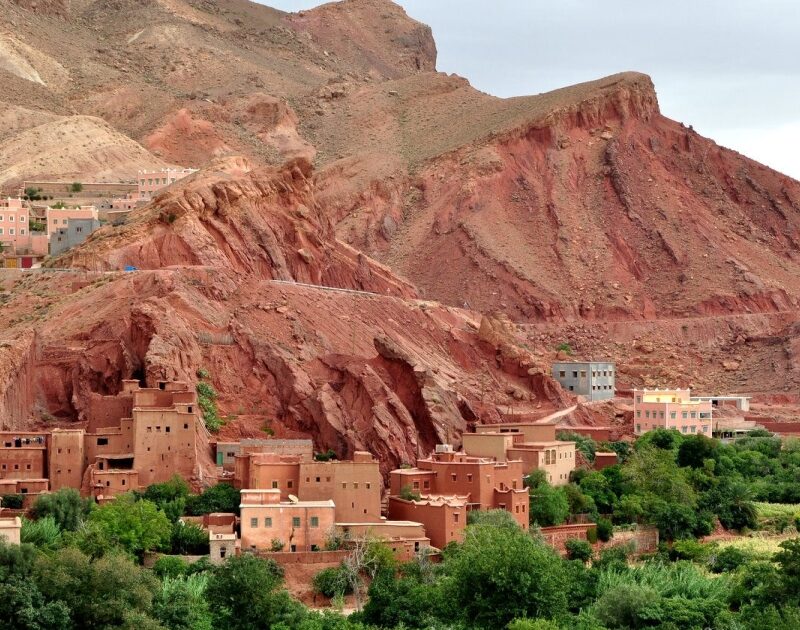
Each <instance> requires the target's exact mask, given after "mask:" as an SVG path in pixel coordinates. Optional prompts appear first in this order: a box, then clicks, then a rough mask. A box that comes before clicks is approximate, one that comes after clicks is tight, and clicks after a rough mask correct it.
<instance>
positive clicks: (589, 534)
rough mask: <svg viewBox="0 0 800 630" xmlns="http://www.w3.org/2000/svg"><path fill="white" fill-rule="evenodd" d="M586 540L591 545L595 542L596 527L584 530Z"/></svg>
mask: <svg viewBox="0 0 800 630" xmlns="http://www.w3.org/2000/svg"><path fill="white" fill-rule="evenodd" d="M586 540H588V541H589V544H592V545H593V544H595V543H596V542H597V527H590V528H589V529H587V530H586Z"/></svg>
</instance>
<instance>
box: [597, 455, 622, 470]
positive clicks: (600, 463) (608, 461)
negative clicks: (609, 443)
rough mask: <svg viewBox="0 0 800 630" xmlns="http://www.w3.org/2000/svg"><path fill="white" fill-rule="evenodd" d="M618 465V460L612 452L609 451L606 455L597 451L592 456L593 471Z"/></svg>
mask: <svg viewBox="0 0 800 630" xmlns="http://www.w3.org/2000/svg"><path fill="white" fill-rule="evenodd" d="M618 463H619V458H618V457H617V454H616V453H615V452H614V451H610V452H608V453H606V452H603V451H597V452H596V453H595V454H594V469H595V470H603V468H608V467H609V466H616V465H617V464H618Z"/></svg>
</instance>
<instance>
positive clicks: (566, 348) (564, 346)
mask: <svg viewBox="0 0 800 630" xmlns="http://www.w3.org/2000/svg"><path fill="white" fill-rule="evenodd" d="M556 352H563V353H564V354H568V355H570V356H572V346H571V345H569V344H568V343H567V342H566V341H565V342H563V343H560V344H558V345H557V346H556Z"/></svg>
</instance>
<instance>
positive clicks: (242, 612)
mask: <svg viewBox="0 0 800 630" xmlns="http://www.w3.org/2000/svg"><path fill="white" fill-rule="evenodd" d="M281 579H282V571H281V570H280V567H278V566H277V564H275V562H272V561H270V560H263V559H261V558H258V557H256V556H253V555H250V554H246V555H241V556H234V557H232V558H230V559H228V560H227V561H226V562H225V564H223V565H221V566H220V567H217V568H216V569H215V570H214V572H213V574H212V575H211V577H210V579H209V581H208V586H207V587H206V599H207V601H208V604H209V608H210V610H211V611H212V615H213V619H214V627H217V628H226V629H228V630H240V629H241V630H251V629H252V628H270V627H272V626H274V625H277V624H279V623H283V624H285V625H286V627H287V628H292V627H295V626H296V625H298V623H299V622H300V620H301V619H302V617H303V610H302V607H301V606H300V605H299V604H297V603H296V602H294V601H293V600H292V599H291V597H289V594H288V593H287V592H286V591H285V590H283V589H281V588H280V587H281Z"/></svg>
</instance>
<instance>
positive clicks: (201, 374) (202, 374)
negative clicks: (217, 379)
mask: <svg viewBox="0 0 800 630" xmlns="http://www.w3.org/2000/svg"><path fill="white" fill-rule="evenodd" d="M197 378H211V374H210V373H209V371H208V370H207V369H205V368H197Z"/></svg>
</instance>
